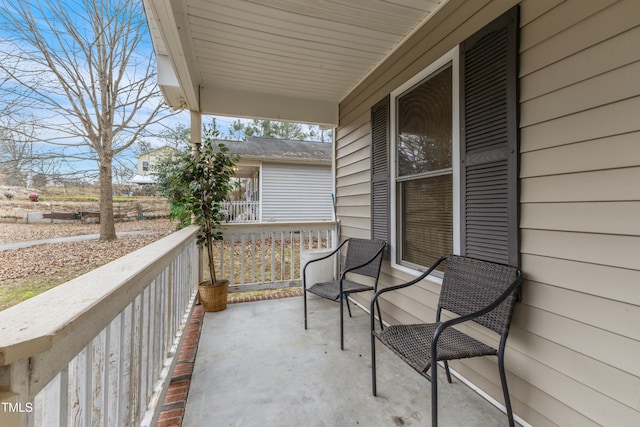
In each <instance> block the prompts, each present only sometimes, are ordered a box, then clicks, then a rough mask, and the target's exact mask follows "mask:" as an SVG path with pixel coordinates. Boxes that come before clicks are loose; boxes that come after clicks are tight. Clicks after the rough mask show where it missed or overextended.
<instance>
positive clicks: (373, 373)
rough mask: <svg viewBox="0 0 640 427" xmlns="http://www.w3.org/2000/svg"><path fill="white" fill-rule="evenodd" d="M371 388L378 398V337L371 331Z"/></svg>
mask: <svg viewBox="0 0 640 427" xmlns="http://www.w3.org/2000/svg"><path fill="white" fill-rule="evenodd" d="M372 324H373V323H372ZM371 387H372V390H371V391H372V393H373V395H374V396H377V395H378V390H377V387H376V337H375V336H374V335H373V331H371Z"/></svg>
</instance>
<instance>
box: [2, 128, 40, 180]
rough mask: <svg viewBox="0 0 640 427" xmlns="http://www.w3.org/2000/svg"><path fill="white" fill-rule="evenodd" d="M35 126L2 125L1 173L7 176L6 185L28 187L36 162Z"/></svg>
mask: <svg viewBox="0 0 640 427" xmlns="http://www.w3.org/2000/svg"><path fill="white" fill-rule="evenodd" d="M33 132H35V130H34V127H33V125H30V124H28V123H17V122H12V123H7V122H6V120H2V124H0V171H2V172H3V173H4V174H5V175H6V180H5V184H7V185H12V186H26V185H27V183H28V180H29V172H30V170H31V165H32V163H33V160H34V148H33V140H34V137H33Z"/></svg>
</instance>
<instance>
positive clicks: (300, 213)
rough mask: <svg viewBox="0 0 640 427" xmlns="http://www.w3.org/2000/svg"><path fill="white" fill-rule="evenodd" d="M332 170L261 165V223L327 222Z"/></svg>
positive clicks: (313, 166)
mask: <svg viewBox="0 0 640 427" xmlns="http://www.w3.org/2000/svg"><path fill="white" fill-rule="evenodd" d="M331 181H332V180H331V168H330V167H329V166H318V165H312V164H285V163H263V164H262V184H261V185H262V195H261V197H262V200H261V204H262V221H330V220H331V219H332V218H333V207H332V202H331V193H332V192H333V189H332V185H331Z"/></svg>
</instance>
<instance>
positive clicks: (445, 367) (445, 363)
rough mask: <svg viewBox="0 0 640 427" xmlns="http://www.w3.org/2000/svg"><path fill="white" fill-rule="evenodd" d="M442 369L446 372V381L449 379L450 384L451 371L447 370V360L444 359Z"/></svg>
mask: <svg viewBox="0 0 640 427" xmlns="http://www.w3.org/2000/svg"><path fill="white" fill-rule="evenodd" d="M444 370H445V372H446V373H447V381H449V384H451V383H452V382H451V372H449V362H448V361H446V360H445V361H444Z"/></svg>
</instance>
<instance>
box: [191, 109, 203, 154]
mask: <svg viewBox="0 0 640 427" xmlns="http://www.w3.org/2000/svg"><path fill="white" fill-rule="evenodd" d="M190 139H191V150H192V152H193V153H194V154H195V147H196V144H197V143H200V142H202V114H201V113H200V112H199V111H193V110H191V138H190Z"/></svg>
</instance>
